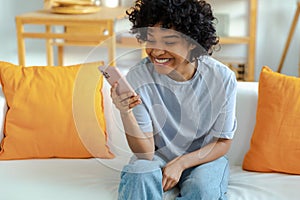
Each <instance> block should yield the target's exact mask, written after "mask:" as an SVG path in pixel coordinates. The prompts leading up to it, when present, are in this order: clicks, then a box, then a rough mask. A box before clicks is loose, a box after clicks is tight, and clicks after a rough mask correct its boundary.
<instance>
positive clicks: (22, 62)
mask: <svg viewBox="0 0 300 200" xmlns="http://www.w3.org/2000/svg"><path fill="white" fill-rule="evenodd" d="M16 29H17V40H18V59H19V65H22V66H25V41H24V37H23V32H24V27H23V24H22V20H20V19H19V18H16Z"/></svg>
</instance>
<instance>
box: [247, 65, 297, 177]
mask: <svg viewBox="0 0 300 200" xmlns="http://www.w3.org/2000/svg"><path fill="white" fill-rule="evenodd" d="M258 92H259V93H258V106H257V115H256V125H255V128H254V132H253V135H252V139H251V144H250V150H249V151H248V152H247V154H246V155H245V158H244V162H243V168H244V169H246V170H251V171H258V172H283V173H290V174H300V160H299V158H300V132H299V130H300V79H299V78H296V77H291V76H287V75H283V74H279V73H276V72H273V71H272V70H271V69H270V68H268V67H263V69H262V71H261V74H260V79H259V91H258Z"/></svg>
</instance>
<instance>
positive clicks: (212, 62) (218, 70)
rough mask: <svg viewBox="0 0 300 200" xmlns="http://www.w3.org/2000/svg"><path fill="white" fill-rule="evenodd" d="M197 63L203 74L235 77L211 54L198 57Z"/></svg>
mask: <svg viewBox="0 0 300 200" xmlns="http://www.w3.org/2000/svg"><path fill="white" fill-rule="evenodd" d="M198 64H199V66H200V71H201V72H202V75H203V76H209V77H216V78H217V77H223V78H225V79H226V78H230V79H232V78H234V79H236V78H235V74H234V72H233V71H232V70H231V69H230V68H229V67H228V66H226V65H225V64H223V63H222V62H220V61H219V60H217V59H215V58H213V57H211V56H203V57H201V58H199V60H198Z"/></svg>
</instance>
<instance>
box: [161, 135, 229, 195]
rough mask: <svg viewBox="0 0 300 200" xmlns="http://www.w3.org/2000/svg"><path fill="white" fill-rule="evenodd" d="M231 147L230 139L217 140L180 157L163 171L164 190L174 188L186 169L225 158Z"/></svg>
mask: <svg viewBox="0 0 300 200" xmlns="http://www.w3.org/2000/svg"><path fill="white" fill-rule="evenodd" d="M230 145H231V140H230V139H222V138H219V139H217V138H216V141H215V142H212V143H210V144H208V145H206V146H204V147H203V148H201V149H198V150H196V151H194V152H191V153H187V154H185V155H182V156H179V157H177V158H175V159H174V160H172V161H171V162H169V163H168V164H167V165H166V166H165V167H164V169H163V189H164V191H167V190H169V189H171V188H173V187H174V186H175V185H176V184H177V183H178V181H179V179H180V177H181V174H182V172H183V171H184V170H185V169H188V168H191V167H195V166H198V165H201V164H203V163H207V162H210V161H213V160H216V159H218V158H220V157H221V156H224V155H225V154H226V153H227V152H228V150H229V148H230Z"/></svg>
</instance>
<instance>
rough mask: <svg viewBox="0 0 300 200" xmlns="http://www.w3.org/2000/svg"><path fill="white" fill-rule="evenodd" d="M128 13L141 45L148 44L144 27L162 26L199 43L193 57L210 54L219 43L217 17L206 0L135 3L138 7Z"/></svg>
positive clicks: (165, 0)
mask: <svg viewBox="0 0 300 200" xmlns="http://www.w3.org/2000/svg"><path fill="white" fill-rule="evenodd" d="M126 13H127V15H128V17H129V21H130V22H131V23H132V28H131V32H132V33H133V34H136V37H137V39H138V40H139V41H141V42H142V41H147V29H145V28H146V27H152V26H154V25H156V24H158V23H159V24H161V26H162V27H163V28H173V29H174V30H175V31H178V32H180V33H182V34H183V35H184V36H185V37H186V39H187V40H190V41H193V42H194V43H197V45H196V46H197V48H195V49H194V50H193V51H192V52H191V56H192V58H197V57H199V56H200V55H201V54H203V48H204V49H205V51H206V53H208V54H209V55H211V54H212V51H213V48H212V47H213V46H214V45H217V44H218V43H219V38H218V37H217V35H216V28H215V24H214V21H215V19H216V18H215V17H214V15H213V13H212V9H211V6H210V4H208V3H206V2H205V1H203V0H200V1H199V0H136V2H135V6H134V7H131V8H130V9H128V10H127V11H126Z"/></svg>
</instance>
